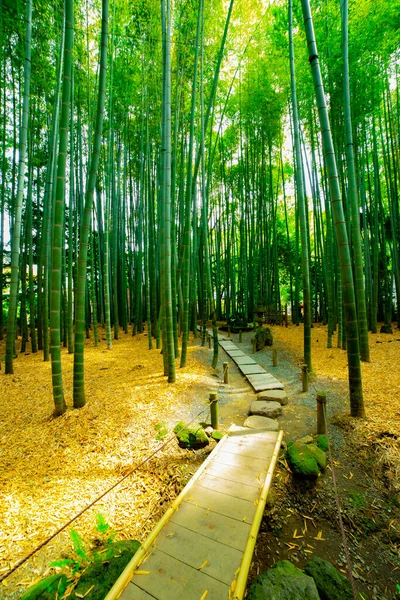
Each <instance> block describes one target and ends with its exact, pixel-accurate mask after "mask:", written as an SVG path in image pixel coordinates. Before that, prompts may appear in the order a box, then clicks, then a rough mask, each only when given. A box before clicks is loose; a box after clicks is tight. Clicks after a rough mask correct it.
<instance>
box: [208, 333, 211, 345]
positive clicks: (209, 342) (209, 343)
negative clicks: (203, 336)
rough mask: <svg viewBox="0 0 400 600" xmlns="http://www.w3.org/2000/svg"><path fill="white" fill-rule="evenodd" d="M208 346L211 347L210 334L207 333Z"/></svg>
mask: <svg viewBox="0 0 400 600" xmlns="http://www.w3.org/2000/svg"><path fill="white" fill-rule="evenodd" d="M208 347H209V348H211V335H210V334H208Z"/></svg>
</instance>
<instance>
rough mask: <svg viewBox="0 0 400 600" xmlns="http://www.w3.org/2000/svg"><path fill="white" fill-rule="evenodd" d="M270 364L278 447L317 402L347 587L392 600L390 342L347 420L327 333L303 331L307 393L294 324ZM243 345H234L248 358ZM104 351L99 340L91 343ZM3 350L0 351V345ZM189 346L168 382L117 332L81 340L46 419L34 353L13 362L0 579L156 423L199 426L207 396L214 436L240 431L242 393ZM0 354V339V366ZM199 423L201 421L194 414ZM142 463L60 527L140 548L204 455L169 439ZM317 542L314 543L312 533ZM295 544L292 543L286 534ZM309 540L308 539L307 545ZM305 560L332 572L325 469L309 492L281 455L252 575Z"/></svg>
mask: <svg viewBox="0 0 400 600" xmlns="http://www.w3.org/2000/svg"><path fill="white" fill-rule="evenodd" d="M272 329H273V334H274V339H275V347H276V348H277V350H278V367H276V368H273V367H271V364H272V360H271V352H270V349H269V348H266V349H265V350H264V351H262V352H259V353H257V355H256V356H255V357H254V358H255V359H256V360H257V361H258V362H259V363H260V364H262V365H263V366H265V367H266V368H267V369H268V370H270V371H271V372H273V374H274V375H275V376H276V377H277V378H278V379H280V380H281V381H282V383H284V384H285V389H286V390H287V392H288V396H289V404H288V406H286V407H285V409H284V414H283V417H282V418H281V419H280V422H281V426H282V428H283V429H284V439H285V440H286V441H287V440H289V439H293V438H299V437H302V436H303V435H306V434H309V433H314V432H315V426H316V425H315V422H316V402H315V396H316V389H318V390H322V389H323V390H324V391H326V393H327V399H328V420H329V437H330V441H331V446H332V453H333V458H334V460H335V471H336V477H337V480H338V486H339V496H340V500H341V504H342V509H343V519H344V522H345V528H346V533H347V537H348V543H349V547H350V553H351V557H352V561H353V572H354V575H355V577H356V585H357V588H358V589H359V591H360V592H362V594H363V597H364V598H365V599H366V600H378V599H379V600H384V599H385V600H390V599H391V598H394V597H396V596H395V592H396V586H397V583H400V559H399V548H400V509H399V505H400V501H399V490H400V478H399V474H400V445H399V441H398V438H397V435H398V431H399V424H400V407H399V406H398V405H397V402H396V401H397V396H398V394H399V393H400V383H399V381H400V380H399V374H398V365H399V363H400V332H399V331H395V333H394V335H392V336H391V335H380V334H377V335H371V334H370V345H371V363H369V364H364V365H363V383H364V396H365V404H366V410H367V416H368V419H366V420H359V419H357V420H354V419H350V418H348V417H347V416H346V415H348V413H349V406H348V388H347V383H346V379H347V367H346V353H345V352H344V351H343V350H339V349H337V348H333V349H331V350H328V349H326V327H323V326H322V325H321V326H319V325H317V326H315V327H314V328H313V333H312V338H313V363H314V365H313V367H314V375H313V377H312V379H311V384H310V391H309V392H308V393H306V394H303V393H302V392H301V383H300V368H299V365H300V364H301V363H302V335H303V334H302V327H297V328H296V327H294V326H290V327H289V328H287V329H286V328H280V327H273V328H272ZM251 337H252V334H251V333H248V334H244V335H243V342H242V344H239V343H238V336H233V341H234V342H235V344H236V345H238V346H239V347H240V348H241V349H243V350H244V351H245V352H247V353H248V354H251ZM102 343H103V344H104V342H102ZM2 344H3V345H2ZM199 344H200V339H197V340H191V346H190V350H189V356H188V366H187V367H186V368H185V369H182V370H180V369H177V382H176V384H174V385H169V384H167V382H166V379H165V378H164V377H163V365H162V356H161V355H160V353H159V351H157V350H155V349H154V350H152V351H148V349H147V348H148V340H147V336H146V335H143V334H142V335H138V336H135V337H132V336H131V335H124V334H123V333H121V334H120V339H119V340H117V341H114V344H113V349H112V351H111V352H110V351H108V350H106V349H105V348H104V346H102V347H99V348H94V347H93V344H92V342H91V341H89V340H88V341H87V342H86V349H85V363H86V374H87V375H86V395H87V401H88V402H87V405H86V406H85V407H84V408H83V409H80V410H74V409H71V408H69V409H68V411H67V413H66V414H65V415H63V416H62V417H60V418H58V419H53V418H51V413H52V410H53V407H52V397H51V369H50V364H49V363H43V361H42V357H41V355H40V354H37V355H33V354H29V352H27V353H26V354H25V355H23V356H22V355H20V356H19V357H18V359H17V360H16V361H15V374H14V375H13V376H10V377H8V376H7V377H5V376H4V372H3V373H2V374H1V375H0V415H1V416H0V506H1V507H2V510H0V574H1V573H5V572H7V571H8V569H9V568H10V567H12V566H13V565H14V564H15V563H16V562H17V561H18V560H20V559H21V558H23V557H24V556H26V555H27V554H29V553H30V552H31V551H32V550H33V549H34V548H35V547H36V546H38V545H39V544H40V543H42V542H43V541H44V540H45V539H46V538H47V537H49V536H50V535H51V534H53V533H54V531H56V530H57V529H58V528H59V527H61V526H62V525H64V524H65V523H67V522H68V520H69V519H71V518H72V517H73V516H75V515H76V514H78V513H79V512H80V511H81V510H82V509H83V508H85V507H86V506H87V505H89V504H90V503H91V502H93V500H95V499H96V498H97V497H98V496H100V495H101V494H102V493H103V492H104V491H106V490H107V489H108V488H110V487H111V486H112V485H114V484H115V483H117V482H118V481H119V480H120V479H121V478H122V477H123V476H124V475H128V473H130V471H131V470H132V469H133V468H134V466H135V465H137V464H139V463H140V462H141V461H143V460H144V459H146V458H148V457H150V456H151V455H152V453H153V452H154V451H155V450H156V449H157V448H159V447H160V446H161V445H163V444H164V443H165V442H168V440H169V436H168V435H167V437H165V439H164V440H163V441H161V440H159V439H157V437H160V436H159V430H158V429H156V428H157V426H159V425H160V424H163V430H164V431H165V430H168V432H171V431H172V428H173V426H174V425H175V423H176V422H177V421H179V420H181V419H184V420H187V421H189V420H191V419H196V420H200V421H201V420H208V419H207V417H208V409H207V399H208V394H209V391H210V390H215V389H216V390H218V393H219V397H220V404H221V420H222V425H223V426H225V427H228V426H229V425H230V424H231V423H232V422H234V423H236V424H238V425H240V424H242V423H243V420H244V418H245V417H246V415H247V411H248V408H249V404H250V402H251V400H252V399H253V398H254V394H253V392H252V390H251V388H250V386H249V385H248V383H247V382H246V381H245V379H244V378H243V377H242V375H241V374H240V373H239V371H238V370H237V369H236V367H234V365H233V363H232V361H230V365H231V369H230V385H229V386H226V385H224V384H222V379H221V374H222V369H221V366H222V361H224V360H228V358H227V356H226V354H225V353H224V352H223V350H222V349H220V358H219V365H218V367H217V371H216V372H213V371H212V370H211V367H210V362H211V360H210V357H211V351H210V350H209V349H208V348H204V347H201V346H200V345H199ZM3 355H4V343H1V342H0V356H3ZM63 372H64V382H65V397H66V401H67V404H68V405H69V406H70V405H71V403H72V402H71V389H72V356H69V355H68V354H67V352H66V350H64V351H63ZM201 411H203V412H202V414H201V416H198V415H199V413H200V412H201ZM171 439H172V441H171V443H167V444H166V445H165V446H164V447H163V448H162V450H161V451H160V452H158V453H157V454H155V455H154V456H153V457H152V458H150V459H149V460H148V461H147V462H146V463H145V465H143V466H142V467H140V468H139V469H138V470H136V471H135V472H134V473H133V474H131V475H129V476H128V477H127V478H126V479H125V480H124V481H123V482H122V483H121V484H119V485H118V486H117V487H116V488H115V490H113V491H112V492H110V493H109V494H107V495H106V496H104V498H102V499H101V500H100V501H99V502H98V503H96V504H95V505H94V507H93V508H91V509H89V510H88V511H87V512H85V513H84V514H83V515H82V516H81V517H79V519H77V520H76V521H75V522H74V523H73V525H72V527H73V528H74V529H75V530H76V531H78V532H79V534H80V535H81V536H82V537H83V539H84V540H85V542H86V544H87V545H89V544H90V542H91V541H93V540H94V539H95V538H96V536H97V535H98V532H96V514H98V513H101V515H103V517H104V519H105V520H106V521H107V523H109V525H110V526H111V527H112V529H113V530H114V531H115V532H117V535H118V538H119V539H132V538H136V539H139V540H141V541H142V540H143V539H144V538H145V537H146V535H147V533H148V532H149V531H150V530H151V529H152V527H153V526H154V524H155V523H156V522H157V521H158V519H159V518H160V516H161V514H162V513H163V512H164V510H165V508H166V506H167V505H168V503H169V502H170V501H171V500H172V499H173V498H174V497H175V496H176V494H177V493H178V492H179V491H180V489H182V487H183V486H184V484H185V483H186V481H188V480H189V479H190V477H191V476H192V474H193V473H194V472H195V471H196V469H197V468H198V466H199V465H200V464H201V462H202V461H203V460H204V457H205V456H206V455H207V454H208V452H209V451H210V449H211V448H212V447H211V448H207V449H205V450H203V451H199V452H197V453H194V452H191V451H186V450H181V449H180V448H178V447H177V445H176V443H175V441H174V436H171ZM70 529H71V528H70V527H69V528H68V530H66V531H65V532H63V533H62V534H60V535H58V536H57V537H56V538H54V539H53V540H52V541H51V542H50V543H49V544H48V545H47V546H45V548H43V550H41V551H40V552H38V553H37V554H35V556H34V557H32V558H31V559H30V560H29V561H28V562H27V563H25V565H24V566H23V567H21V568H20V569H18V570H17V571H16V572H15V573H14V574H13V575H12V576H10V577H9V578H7V579H6V580H4V581H3V584H0V598H7V599H10V600H14V599H17V598H19V596H20V594H21V592H22V591H23V590H25V589H26V587H27V586H28V585H30V584H32V583H33V582H35V581H36V580H37V579H39V578H40V577H42V576H43V574H44V573H45V572H46V571H47V572H48V566H49V564H50V562H51V561H53V560H56V559H59V558H60V556H67V555H71V543H70V540H69V534H68V531H69V530H70ZM319 532H322V533H321V534H319ZM299 536H302V537H299ZM315 538H318V539H315ZM313 553H315V554H317V555H318V556H321V557H322V558H328V559H329V560H331V561H332V562H333V563H334V564H335V565H336V566H338V567H339V568H341V569H342V570H345V561H344V557H343V549H342V546H341V538H340V533H339V528H338V525H337V510H336V505H335V498H334V494H333V490H332V477H331V473H330V471H329V470H327V472H326V473H325V474H324V475H323V476H321V477H320V478H319V479H318V480H317V482H316V484H315V485H310V484H307V485H305V484H304V483H301V484H299V483H298V482H296V481H295V480H294V479H293V478H292V476H291V474H290V473H289V472H288V470H287V466H286V463H285V460H284V458H283V456H282V458H281V460H280V462H279V465H278V467H277V470H276V475H275V478H274V488H273V491H272V496H271V501H270V511H269V512H268V513H266V517H265V519H264V521H263V524H262V527H261V532H260V536H259V539H258V544H257V548H256V555H255V560H254V566H253V570H252V573H251V578H253V577H254V576H255V575H256V574H257V573H258V572H261V571H262V570H264V569H266V568H268V567H270V566H272V564H274V562H276V561H277V560H280V559H283V558H288V559H290V560H293V561H294V562H295V563H298V564H299V566H300V567H301V566H302V565H303V564H304V563H305V562H306V560H307V559H308V558H310V557H311V556H312V554H313Z"/></svg>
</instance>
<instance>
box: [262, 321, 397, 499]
mask: <svg viewBox="0 0 400 600" xmlns="http://www.w3.org/2000/svg"><path fill="white" fill-rule="evenodd" d="M393 328H394V329H393V334H383V333H377V334H372V333H369V341H370V362H369V363H361V368H362V381H363V392H364V404H365V410H366V413H367V418H366V419H351V420H350V419H348V417H347V425H348V426H349V427H351V429H353V430H354V431H355V433H356V434H357V436H359V441H360V443H364V444H365V445H366V446H368V447H369V449H370V450H373V451H376V453H377V457H378V462H379V463H380V464H381V466H382V468H383V469H384V471H385V476H386V477H387V478H388V479H389V484H390V485H391V486H392V487H393V488H394V489H395V490H397V491H398V492H400V437H399V431H400V401H399V399H400V370H399V366H400V331H399V330H397V329H396V328H395V324H393ZM273 333H274V337H275V340H276V341H278V342H279V343H281V344H283V345H284V347H285V348H286V349H288V350H290V351H291V352H292V353H293V355H294V359H295V360H297V361H298V362H299V363H301V362H302V356H303V327H301V326H300V327H295V326H293V325H292V326H290V327H288V328H285V327H273ZM327 335H328V330H327V326H326V325H322V324H314V327H313V329H312V336H311V339H312V364H313V371H314V374H315V379H317V380H318V378H329V379H330V381H332V382H337V383H338V384H339V385H340V384H344V385H346V386H347V381H348V373H347V352H346V351H345V350H341V349H339V348H337V339H336V336H334V340H333V346H334V347H333V348H330V349H329V348H327V347H326V344H327ZM349 410H350V408H349V406H348V405H347V406H346V407H345V410H344V413H343V416H342V419H343V420H346V416H347V415H348V414H349Z"/></svg>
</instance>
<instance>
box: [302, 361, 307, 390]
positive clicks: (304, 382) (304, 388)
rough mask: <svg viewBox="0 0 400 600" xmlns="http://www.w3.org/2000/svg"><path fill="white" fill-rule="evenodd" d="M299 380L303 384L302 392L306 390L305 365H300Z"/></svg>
mask: <svg viewBox="0 0 400 600" xmlns="http://www.w3.org/2000/svg"><path fill="white" fill-rule="evenodd" d="M301 382H302V384H303V392H308V370H307V365H301Z"/></svg>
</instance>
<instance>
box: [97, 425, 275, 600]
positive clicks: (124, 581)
mask: <svg viewBox="0 0 400 600" xmlns="http://www.w3.org/2000/svg"><path fill="white" fill-rule="evenodd" d="M227 439H228V436H227V435H225V436H224V437H223V438H222V440H221V441H220V442H219V443H218V446H217V447H216V448H215V449H214V450H213V451H212V452H211V454H210V455H209V456H208V457H207V458H206V460H205V461H204V462H203V464H202V465H201V467H200V468H199V469H198V471H196V473H195V474H194V475H193V477H192V479H191V480H190V481H189V482H188V483H187V484H186V486H185V487H184V488H183V490H182V491H181V493H180V494H179V496H177V497H176V498H175V500H174V501H173V503H172V504H171V506H170V507H169V508H168V510H166V512H165V513H164V514H163V516H162V517H161V519H160V520H159V521H158V523H157V525H156V526H155V527H154V529H153V530H152V531H151V532H150V534H149V535H148V537H147V538H146V539H145V541H144V542H143V544H142V545H141V546H140V548H139V550H137V552H136V553H135V555H134V556H133V557H132V559H131V560H130V562H129V563H128V564H127V565H126V567H125V569H124V570H123V571H122V573H121V575H120V576H119V577H118V579H117V581H116V582H115V583H114V585H113V587H112V588H111V590H110V591H109V592H108V594H107V596H106V597H105V598H104V600H117V598H119V597H120V595H121V594H122V592H123V591H124V589H125V588H126V587H127V585H128V584H129V582H130V581H131V579H132V578H133V576H134V574H135V570H136V569H137V567H138V566H139V565H140V564H141V562H142V561H143V560H144V559H145V558H146V555H147V552H148V550H149V548H150V546H151V545H152V544H153V543H154V542H155V540H156V539H157V537H158V535H159V534H160V532H161V530H162V529H163V527H164V526H165V525H166V524H167V523H168V521H169V520H170V518H171V517H172V515H173V514H174V512H176V511H177V510H178V508H179V505H180V504H181V502H182V500H183V499H184V497H185V496H186V495H187V493H188V491H189V490H190V489H191V488H192V486H193V485H194V484H195V483H196V481H197V480H198V479H199V477H200V475H202V474H203V472H204V471H205V469H206V468H207V467H208V465H209V463H210V462H211V460H213V459H214V458H215V455H216V454H218V453H219V452H220V451H221V448H222V447H223V446H224V443H225V442H226V440H227ZM267 477H268V475H267Z"/></svg>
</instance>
